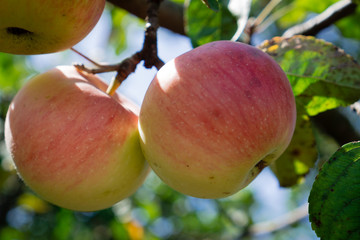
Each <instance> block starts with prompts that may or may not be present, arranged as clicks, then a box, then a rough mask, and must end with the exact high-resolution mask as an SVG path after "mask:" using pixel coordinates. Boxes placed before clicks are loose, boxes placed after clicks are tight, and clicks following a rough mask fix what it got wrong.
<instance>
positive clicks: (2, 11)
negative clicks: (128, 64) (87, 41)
mask: <svg viewBox="0 0 360 240" xmlns="http://www.w3.org/2000/svg"><path fill="white" fill-rule="evenodd" d="M0 6H1V7H0V52H6V53H12V54H43V53H51V52H58V51H62V50H65V49H67V48H70V47H72V46H73V45H75V44H76V43H78V42H79V41H81V40H82V39H83V38H84V37H85V36H86V35H87V34H88V33H89V32H90V31H91V30H92V29H93V27H94V26H95V25H96V23H97V22H98V20H99V18H100V16H101V14H102V12H103V10H104V7H105V0H62V1H56V0H35V1H34V0H16V1H14V0H0Z"/></svg>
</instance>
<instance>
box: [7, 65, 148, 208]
mask: <svg viewBox="0 0 360 240" xmlns="http://www.w3.org/2000/svg"><path fill="white" fill-rule="evenodd" d="M106 88H107V85H106V84H105V83H104V82H102V81H101V80H100V79H99V78H98V77H96V76H95V75H91V74H85V73H81V72H78V71H77V70H76V69H75V68H74V67H72V66H59V67H56V68H54V69H51V70H49V71H47V72H45V73H42V74H40V75H37V76H35V77H34V78H32V79H31V80H30V81H29V82H27V83H26V84H25V85H24V86H23V88H22V89H21V90H20V91H19V92H18V93H17V94H16V96H15V97H14V99H13V101H12V102H11V104H10V106H9V109H8V112H7V116H6V121H5V142H6V146H7V149H8V150H9V152H10V153H11V155H12V158H13V161H14V164H15V166H16V169H17V171H18V173H19V175H20V177H21V178H22V179H23V181H24V182H25V183H26V184H27V185H28V186H29V187H30V188H31V189H32V190H33V191H34V192H35V193H37V194H38V195H39V196H40V197H42V198H43V199H45V200H47V201H49V202H51V203H53V204H55V205H58V206H60V207H63V208H68V209H72V210H78V211H95V210H100V209H104V208H107V207H110V206H111V205H113V204H115V203H116V202H118V201H120V200H122V199H124V198H126V197H128V196H130V195H131V194H132V193H134V192H135V191H136V190H137V188H138V187H139V186H140V185H141V184H142V183H143V181H144V179H145V178H146V176H147V174H148V172H149V169H150V168H149V166H148V164H147V162H146V161H145V159H144V156H143V154H142V152H141V148H140V140H139V133H138V127H137V126H138V113H139V108H138V107H137V106H136V105H134V104H132V103H131V101H129V100H127V99H126V98H125V97H123V96H122V95H118V94H115V95H113V96H109V95H107V94H106V93H105V92H104V91H105V90H106Z"/></svg>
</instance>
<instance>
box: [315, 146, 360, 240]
mask: <svg viewBox="0 0 360 240" xmlns="http://www.w3.org/2000/svg"><path fill="white" fill-rule="evenodd" d="M359 159H360V142H352V143H348V144H345V145H344V146H342V147H341V148H340V149H339V150H338V151H337V152H336V153H335V154H334V155H333V156H332V157H331V158H330V160H329V161H328V162H326V163H325V164H324V165H323V167H322V169H321V170H320V172H319V175H318V176H317V178H316V180H315V182H314V185H313V187H312V190H311V192H310V196H309V214H310V221H311V223H312V224H311V225H312V228H313V229H314V230H315V232H316V234H317V235H318V236H319V237H320V238H321V239H328V240H332V239H333V240H342V239H344V240H352V239H353V240H355V239H360V161H359Z"/></svg>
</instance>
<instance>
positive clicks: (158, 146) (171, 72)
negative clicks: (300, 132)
mask: <svg viewBox="0 0 360 240" xmlns="http://www.w3.org/2000/svg"><path fill="white" fill-rule="evenodd" d="M295 121H296V107H295V100H294V95H293V92H292V89H291V86H290V83H289V81H288V79H287V77H286V74H285V73H284V72H283V70H282V69H281V68H280V67H279V65H278V64H277V63H276V62H275V61H274V60H273V59H272V58H271V57H270V56H268V55H267V54H266V53H264V52H262V51H261V50H259V49H257V48H255V47H252V46H249V45H246V44H242V43H236V42H231V41H217V42H212V43H208V44H205V45H202V46H200V47H198V48H195V49H193V50H191V51H189V52H187V53H185V54H183V55H181V56H178V57H176V58H175V59H173V60H171V61H170V62H168V63H166V64H165V65H164V66H163V67H162V68H161V69H160V70H159V72H158V73H157V75H156V76H155V78H154V79H153V81H152V82H151V84H150V86H149V88H148V90H147V91H146V94H145V97H144V100H143V103H142V106H141V109H140V116H139V132H140V138H141V147H142V150H143V152H144V155H145V159H147V161H148V162H149V164H150V166H151V168H152V169H153V170H154V172H155V173H156V174H157V175H158V176H159V177H160V178H161V179H162V180H163V181H164V182H165V183H167V184H168V185H169V186H170V187H172V188H174V189H175V190H177V191H179V192H181V193H183V194H186V195H190V196H194V197H198V198H222V197H227V196H230V195H232V194H234V193H236V192H237V191H239V190H240V189H242V188H244V187H246V186H247V185H248V184H249V183H250V182H251V181H252V180H253V179H254V178H255V177H256V176H257V175H258V174H259V173H260V172H261V170H262V169H263V168H264V167H266V166H268V165H269V164H271V163H272V162H273V161H275V160H276V159H277V158H278V157H279V156H280V155H281V154H282V153H283V152H284V150H285V149H286V148H287V146H288V144H289V142H290V140H291V138H292V135H293V132H294V127H295Z"/></svg>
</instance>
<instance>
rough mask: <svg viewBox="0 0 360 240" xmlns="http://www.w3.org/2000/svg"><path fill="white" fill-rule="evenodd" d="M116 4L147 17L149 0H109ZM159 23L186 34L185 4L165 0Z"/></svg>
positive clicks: (132, 12)
mask: <svg viewBox="0 0 360 240" xmlns="http://www.w3.org/2000/svg"><path fill="white" fill-rule="evenodd" d="M107 1H108V2H110V3H112V4H113V5H114V6H117V7H119V8H122V9H124V10H126V11H128V12H129V13H131V14H133V15H135V16H137V17H139V18H142V19H145V18H146V15H147V7H146V3H147V0H131V1H129V0H107ZM159 24H160V26H162V27H164V28H167V29H169V30H171V31H173V32H175V33H179V34H182V35H185V27H184V6H183V5H182V4H178V3H174V2H172V1H170V0H164V1H163V2H162V3H161V6H160V8H159Z"/></svg>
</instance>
